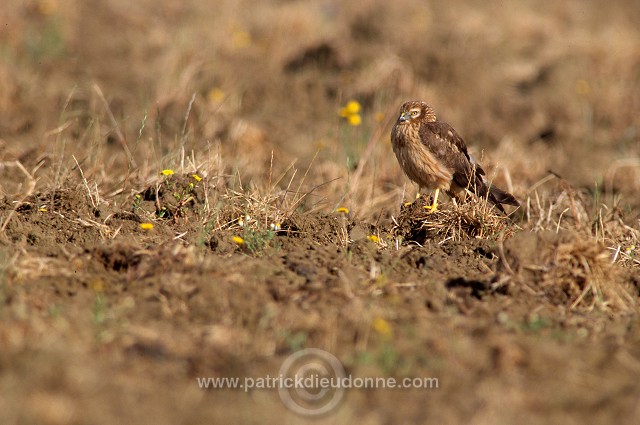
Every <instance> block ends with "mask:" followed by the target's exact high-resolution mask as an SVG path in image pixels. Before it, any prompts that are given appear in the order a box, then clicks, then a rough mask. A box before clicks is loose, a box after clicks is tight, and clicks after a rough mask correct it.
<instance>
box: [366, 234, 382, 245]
mask: <svg viewBox="0 0 640 425" xmlns="http://www.w3.org/2000/svg"><path fill="white" fill-rule="evenodd" d="M367 239H369V240H370V241H371V242H373V243H380V238H379V237H377V236H376V235H370V236H367Z"/></svg>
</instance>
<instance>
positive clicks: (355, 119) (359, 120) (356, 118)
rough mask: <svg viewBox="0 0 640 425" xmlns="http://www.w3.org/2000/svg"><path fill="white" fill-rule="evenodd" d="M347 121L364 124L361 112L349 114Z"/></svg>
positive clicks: (353, 123) (356, 124)
mask: <svg viewBox="0 0 640 425" xmlns="http://www.w3.org/2000/svg"><path fill="white" fill-rule="evenodd" d="M347 122H348V123H349V124H350V125H353V126H358V125H360V124H362V117H361V116H360V114H356V115H349V116H348V117H347Z"/></svg>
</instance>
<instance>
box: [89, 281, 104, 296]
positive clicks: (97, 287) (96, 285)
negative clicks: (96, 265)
mask: <svg viewBox="0 0 640 425" xmlns="http://www.w3.org/2000/svg"><path fill="white" fill-rule="evenodd" d="M89 285H90V286H91V289H93V291H94V292H98V293H100V292H104V281H103V280H102V279H100V278H96V279H94V280H92V281H91V282H90V283H89Z"/></svg>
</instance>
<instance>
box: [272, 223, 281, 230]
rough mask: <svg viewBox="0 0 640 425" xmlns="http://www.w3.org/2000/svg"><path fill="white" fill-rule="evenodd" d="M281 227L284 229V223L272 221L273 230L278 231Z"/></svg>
mask: <svg viewBox="0 0 640 425" xmlns="http://www.w3.org/2000/svg"><path fill="white" fill-rule="evenodd" d="M280 229H282V225H281V224H280V223H271V230H275V231H276V232H278V231H280Z"/></svg>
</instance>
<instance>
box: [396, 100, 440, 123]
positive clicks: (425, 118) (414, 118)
mask: <svg viewBox="0 0 640 425" xmlns="http://www.w3.org/2000/svg"><path fill="white" fill-rule="evenodd" d="M435 120H436V114H435V112H434V111H433V109H432V108H431V106H429V105H427V104H426V103H425V102H420V101H416V100H412V101H410V102H405V103H404V104H403V105H402V107H401V108H400V116H399V117H398V122H397V124H399V125H400V124H410V123H412V122H418V121H419V122H433V121H435Z"/></svg>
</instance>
